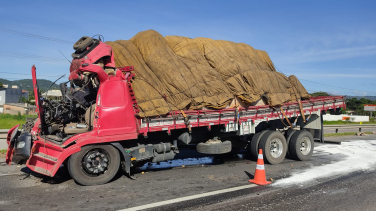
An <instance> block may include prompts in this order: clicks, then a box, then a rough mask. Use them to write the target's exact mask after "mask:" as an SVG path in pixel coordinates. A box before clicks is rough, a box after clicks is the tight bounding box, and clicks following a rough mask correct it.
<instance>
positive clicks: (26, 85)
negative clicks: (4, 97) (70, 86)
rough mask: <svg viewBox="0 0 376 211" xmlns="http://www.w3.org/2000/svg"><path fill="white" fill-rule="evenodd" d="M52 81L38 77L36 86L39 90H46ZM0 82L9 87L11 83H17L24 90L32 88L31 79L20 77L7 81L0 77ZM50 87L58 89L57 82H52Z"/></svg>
mask: <svg viewBox="0 0 376 211" xmlns="http://www.w3.org/2000/svg"><path fill="white" fill-rule="evenodd" d="M52 82H53V81H49V80H46V79H40V80H38V86H39V89H40V90H43V91H45V90H47V89H48V88H49V87H50V86H51V84H52ZM0 83H2V84H7V85H8V86H9V87H10V86H12V85H17V86H18V87H20V88H21V89H24V90H32V89H33V81H32V80H31V79H21V80H14V81H9V80H6V79H2V78H0ZM51 89H59V86H58V85H57V84H54V85H53V86H52V88H51Z"/></svg>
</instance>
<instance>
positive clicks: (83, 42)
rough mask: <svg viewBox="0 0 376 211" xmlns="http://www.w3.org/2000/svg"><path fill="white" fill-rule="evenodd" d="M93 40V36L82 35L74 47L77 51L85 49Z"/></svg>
mask: <svg viewBox="0 0 376 211" xmlns="http://www.w3.org/2000/svg"><path fill="white" fill-rule="evenodd" d="M92 42H93V39H92V38H91V37H87V36H84V37H81V38H80V39H79V40H78V41H77V42H76V43H74V45H73V49H74V50H76V51H85V50H86V48H87V47H88V46H89V45H90V44H91V43H92Z"/></svg>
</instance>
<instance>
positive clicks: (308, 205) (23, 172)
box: [0, 135, 376, 210]
mask: <svg viewBox="0 0 376 211" xmlns="http://www.w3.org/2000/svg"><path fill="white" fill-rule="evenodd" d="M327 140H331V141H343V142H344V141H349V140H355V141H354V142H350V143H351V144H354V146H356V145H357V143H360V142H357V141H356V140H369V141H371V140H376V135H370V136H364V137H351V138H349V137H335V138H330V139H329V138H327ZM375 145H376V144H375ZM323 146H324V147H325V149H330V148H333V151H335V150H337V151H338V149H340V147H341V146H342V145H337V144H331V145H328V144H327V145H322V144H319V143H316V150H315V153H314V155H313V157H312V159H311V160H310V161H304V162H298V161H294V160H289V159H285V161H284V162H283V163H281V164H279V165H265V168H266V176H267V178H268V179H270V178H273V184H272V185H269V186H257V187H248V188H245V189H242V190H237V191H232V192H226V193H221V194H216V195H211V196H203V197H199V198H197V199H193V200H183V201H181V202H178V203H173V204H165V205H161V206H154V208H152V209H154V210H178V209H186V210H265V209H266V210H268V209H278V210H354V209H355V210H372V209H370V208H372V206H373V207H374V205H375V200H373V199H374V196H375V194H376V189H375V188H374V187H375V181H376V179H375V171H374V168H370V169H367V170H366V171H364V172H363V171H352V172H348V173H345V174H340V175H339V176H338V175H337V176H330V177H326V178H321V179H319V181H316V179H308V181H311V182H312V181H315V183H313V184H309V185H306V184H304V183H302V184H304V185H303V186H302V185H301V183H298V184H295V185H293V186H291V187H290V186H276V185H275V184H277V183H278V181H283V180H285V179H289V178H291V177H292V176H294V175H296V174H297V172H300V171H304V170H309V169H315V168H321V167H325V166H328V167H330V165H332V164H335V163H339V162H341V161H343V160H344V159H347V157H348V156H349V155H342V154H341V153H334V154H333V153H329V152H328V151H325V150H323V148H322V147H323ZM370 146H371V147H373V145H370ZM365 150H374V151H375V150H376V147H373V148H370V147H368V148H367V149H366V148H365ZM372 153H373V152H372ZM191 155H194V153H192V154H191ZM1 161H2V162H0V186H1V189H0V205H1V206H0V210H120V209H126V208H132V207H137V206H142V205H147V204H152V203H158V202H159V203H160V202H164V201H167V200H174V199H181V198H182V197H192V196H197V195H198V194H206V193H212V192H213V191H220V190H225V189H228V188H236V187H243V186H245V185H249V184H250V183H249V182H248V180H249V179H250V178H253V174H254V171H255V167H256V162H255V161H250V160H248V158H247V156H242V155H238V156H231V157H201V158H198V157H197V156H196V157H195V158H182V159H180V160H177V161H174V162H171V163H169V162H165V163H161V164H160V165H151V166H148V165H146V166H144V168H142V169H140V170H139V171H138V172H136V174H135V176H136V177H137V178H138V179H137V180H131V179H129V178H127V177H125V176H122V175H119V176H118V177H117V178H116V179H115V180H114V181H112V182H111V183H108V184H105V185H101V186H91V187H84V186H80V185H77V184H75V183H74V181H73V180H72V179H71V178H70V177H69V175H68V174H67V173H66V172H64V171H61V172H59V174H58V176H57V177H55V178H49V177H44V176H41V175H38V174H31V175H30V174H29V173H30V171H29V170H28V169H27V168H26V167H25V166H17V165H12V166H6V165H5V163H4V162H3V161H4V159H2V160H1ZM346 162H347V161H346ZM183 165H184V167H183ZM373 167H375V166H373ZM62 170H63V169H62ZM142 172H144V173H142ZM323 173H325V171H324V172H323ZM276 182H277V183H276ZM199 196H200V195H199ZM341 201H342V202H341ZM340 202H341V203H340ZM373 210H374V209H373Z"/></svg>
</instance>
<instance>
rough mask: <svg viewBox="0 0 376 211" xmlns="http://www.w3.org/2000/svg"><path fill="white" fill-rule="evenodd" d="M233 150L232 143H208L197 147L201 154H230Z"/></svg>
mask: <svg viewBox="0 0 376 211" xmlns="http://www.w3.org/2000/svg"><path fill="white" fill-rule="evenodd" d="M231 148H232V147H231V141H224V142H221V141H207V142H205V143H199V144H197V146H196V149H197V151H198V152H199V153H203V154H215V155H218V154H225V153H229V152H231Z"/></svg>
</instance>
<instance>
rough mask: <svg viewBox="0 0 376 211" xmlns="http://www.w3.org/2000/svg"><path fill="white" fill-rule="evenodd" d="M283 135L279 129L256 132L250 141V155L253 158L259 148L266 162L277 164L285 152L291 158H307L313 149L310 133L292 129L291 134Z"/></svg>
mask: <svg viewBox="0 0 376 211" xmlns="http://www.w3.org/2000/svg"><path fill="white" fill-rule="evenodd" d="M287 138H288V140H286V138H285V136H284V135H283V134H282V133H280V132H279V131H271V130H269V131H268V130H267V131H261V132H259V133H256V134H255V135H254V136H253V138H252V141H251V156H252V157H253V158H254V159H255V158H257V156H258V151H259V149H262V151H263V157H264V160H265V162H266V163H269V164H279V163H281V162H282V161H283V160H284V159H285V157H286V154H287V152H288V153H289V156H290V157H291V158H292V159H295V160H300V161H304V160H309V159H310V158H311V156H312V153H313V149H314V141H313V137H312V135H311V133H309V132H308V131H305V130H299V131H294V133H293V134H292V135H291V136H287Z"/></svg>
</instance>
